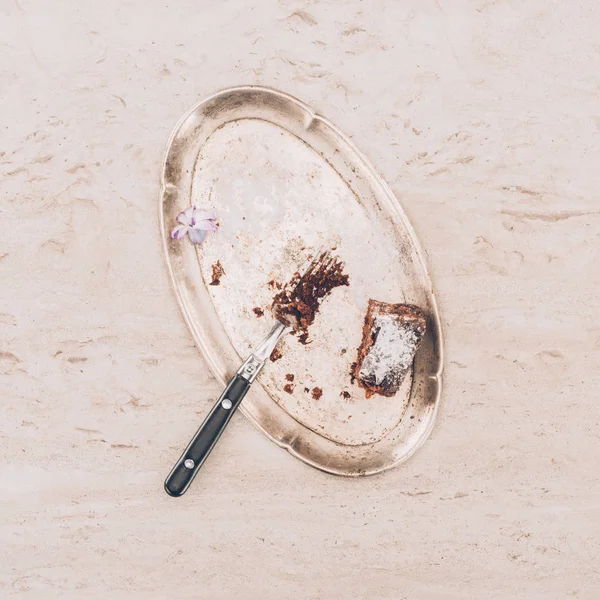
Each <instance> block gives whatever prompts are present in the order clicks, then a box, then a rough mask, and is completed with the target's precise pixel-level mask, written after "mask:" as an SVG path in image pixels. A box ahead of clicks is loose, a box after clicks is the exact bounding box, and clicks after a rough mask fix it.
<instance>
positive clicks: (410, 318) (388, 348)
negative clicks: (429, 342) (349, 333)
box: [352, 300, 427, 398]
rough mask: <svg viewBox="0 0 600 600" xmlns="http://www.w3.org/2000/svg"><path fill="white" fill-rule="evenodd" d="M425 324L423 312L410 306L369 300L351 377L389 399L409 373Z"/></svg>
mask: <svg viewBox="0 0 600 600" xmlns="http://www.w3.org/2000/svg"><path fill="white" fill-rule="evenodd" d="M426 326H427V321H426V318H425V314H424V313H423V311H422V310H421V309H420V308H418V307H417V306H413V305H412V304H388V303H387V302H379V301H378V300H369V307H368V309H367V315H366V317H365V324H364V326H363V337H362V343H361V345H360V346H359V348H358V358H357V359H356V363H354V368H353V370H352V377H353V379H356V381H357V382H358V385H359V386H360V387H362V388H363V389H364V390H365V393H366V396H367V398H370V397H371V396H372V395H373V394H380V395H381V396H388V397H389V396H393V395H394V394H395V393H396V392H397V391H398V390H399V389H400V386H401V385H402V382H403V381H404V378H405V377H406V375H407V374H408V372H409V371H410V368H411V366H412V362H413V359H414V357H415V352H416V351H417V348H418V347H419V345H420V344H421V341H422V339H423V336H424V334H425V329H426Z"/></svg>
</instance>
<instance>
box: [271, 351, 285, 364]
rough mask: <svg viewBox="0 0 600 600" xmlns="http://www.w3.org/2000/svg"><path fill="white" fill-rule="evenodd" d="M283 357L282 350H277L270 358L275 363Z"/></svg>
mask: <svg viewBox="0 0 600 600" xmlns="http://www.w3.org/2000/svg"><path fill="white" fill-rule="evenodd" d="M282 356H283V354H281V350H279V348H275V350H273V352H271V356H270V357H269V358H270V359H271V362H275V361H276V360H279V359H280V358H281V357H282Z"/></svg>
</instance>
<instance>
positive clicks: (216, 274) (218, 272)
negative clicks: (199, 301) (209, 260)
mask: <svg viewBox="0 0 600 600" xmlns="http://www.w3.org/2000/svg"><path fill="white" fill-rule="evenodd" d="M223 275H225V269H224V268H223V265H222V264H221V261H220V260H218V261H217V262H216V263H215V264H214V265H213V266H212V281H211V282H210V283H209V284H208V285H219V284H220V283H221V277H223Z"/></svg>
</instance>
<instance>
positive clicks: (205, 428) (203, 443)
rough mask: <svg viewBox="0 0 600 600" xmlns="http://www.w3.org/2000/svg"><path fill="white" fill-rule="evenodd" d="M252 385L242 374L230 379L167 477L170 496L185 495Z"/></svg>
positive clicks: (166, 483)
mask: <svg viewBox="0 0 600 600" xmlns="http://www.w3.org/2000/svg"><path fill="white" fill-rule="evenodd" d="M249 387H250V383H249V382H248V381H247V380H246V379H244V378H243V377H240V376H239V375H236V376H235V377H234V378H233V379H232V380H231V381H230V382H229V385H228V386H227V387H226V388H225V391H224V392H223V393H222V394H221V396H220V397H219V399H218V400H217V402H216V403H215V405H214V406H213V408H212V410H211V411H210V412H209V413H208V416H207V417H206V419H204V422H203V423H202V425H200V429H198V431H197V432H196V435H194V437H193V438H192V441H191V442H190V443H189V445H188V447H187V448H186V449H185V451H184V453H183V454H182V455H181V458H180V459H179V460H178V461H177V463H176V464H175V466H174V467H173V470H172V471H171V472H170V473H169V476H168V477H167V479H166V480H165V491H166V492H167V494H169V496H174V497H178V496H182V495H183V494H184V493H185V491H186V490H187V489H188V487H189V486H190V483H192V480H193V479H194V477H195V476H196V474H197V473H198V470H199V469H200V467H201V466H202V465H203V463H204V461H205V460H206V458H207V457H208V455H209V454H210V452H211V450H212V449H213V448H214V445H215V444H216V443H217V440H218V439H219V438H220V437H221V434H222V433H223V430H224V429H225V427H227V423H229V421H230V420H231V417H232V415H233V413H234V412H235V411H236V409H237V407H238V406H239V405H240V402H241V401H242V400H243V398H244V396H245V395H246V392H247V391H248V388H249Z"/></svg>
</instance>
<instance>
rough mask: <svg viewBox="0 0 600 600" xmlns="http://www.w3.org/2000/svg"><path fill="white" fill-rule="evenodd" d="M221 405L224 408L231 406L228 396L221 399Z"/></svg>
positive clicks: (227, 408)
mask: <svg viewBox="0 0 600 600" xmlns="http://www.w3.org/2000/svg"><path fill="white" fill-rule="evenodd" d="M221 406H222V407H223V408H224V409H225V410H229V409H230V408H231V407H232V406H233V404H232V403H231V400H230V399H229V398H225V400H223V402H221Z"/></svg>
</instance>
